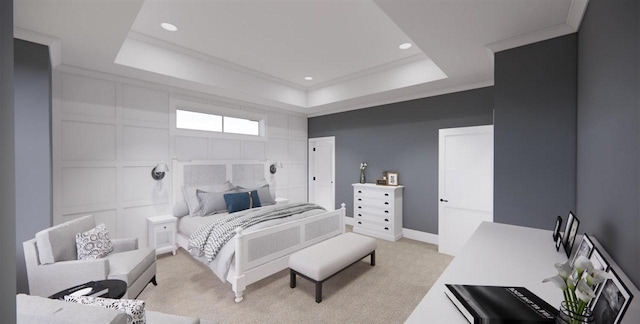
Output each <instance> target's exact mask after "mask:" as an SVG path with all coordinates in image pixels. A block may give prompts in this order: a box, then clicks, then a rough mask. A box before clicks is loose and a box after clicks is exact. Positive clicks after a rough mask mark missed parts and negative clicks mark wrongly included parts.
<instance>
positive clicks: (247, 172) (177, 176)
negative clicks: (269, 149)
mask: <svg viewBox="0 0 640 324" xmlns="http://www.w3.org/2000/svg"><path fill="white" fill-rule="evenodd" d="M268 170H269V163H268V162H265V161H220V160H196V161H178V160H173V168H172V169H171V173H172V174H173V190H172V191H173V197H172V200H171V203H172V204H173V205H175V204H176V203H177V202H181V201H183V200H184V197H183V195H182V187H191V186H199V185H214V184H223V183H225V182H226V181H230V182H231V183H233V184H234V185H240V186H250V185H252V184H255V183H258V182H260V181H266V182H267V183H270V181H269V180H270V179H271V177H270V176H269V173H268Z"/></svg>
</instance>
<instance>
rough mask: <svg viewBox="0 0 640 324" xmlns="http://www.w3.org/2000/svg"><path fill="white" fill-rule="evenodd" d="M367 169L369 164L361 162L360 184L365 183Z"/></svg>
mask: <svg viewBox="0 0 640 324" xmlns="http://www.w3.org/2000/svg"><path fill="white" fill-rule="evenodd" d="M366 167H367V162H360V183H365V180H364V169H365V168H366Z"/></svg>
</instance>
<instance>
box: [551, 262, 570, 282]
mask: <svg viewBox="0 0 640 324" xmlns="http://www.w3.org/2000/svg"><path fill="white" fill-rule="evenodd" d="M555 267H556V269H557V270H558V273H559V274H560V276H561V277H562V278H564V279H567V278H569V276H570V275H571V274H572V273H573V268H572V267H571V265H570V264H569V261H567V262H565V263H556V264H555Z"/></svg>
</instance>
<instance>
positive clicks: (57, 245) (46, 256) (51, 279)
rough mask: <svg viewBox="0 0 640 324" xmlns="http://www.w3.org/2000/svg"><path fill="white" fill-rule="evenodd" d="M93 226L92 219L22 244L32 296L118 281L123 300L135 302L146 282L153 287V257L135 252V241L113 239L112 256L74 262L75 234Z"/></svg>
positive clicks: (151, 253)
mask: <svg viewBox="0 0 640 324" xmlns="http://www.w3.org/2000/svg"><path fill="white" fill-rule="evenodd" d="M95 226H96V223H95V219H94V217H93V216H92V215H89V216H84V217H81V218H78V219H75V220H72V221H69V222H66V223H62V224H60V225H56V226H53V227H51V228H48V229H45V230H43V231H40V232H38V233H36V237H35V238H34V239H31V240H28V241H26V242H23V243H22V245H23V248H24V258H25V262H26V265H27V278H28V280H29V291H30V294H31V295H37V296H44V297H46V296H50V295H53V294H55V293H56V292H58V291H61V290H64V289H66V288H69V287H72V286H76V285H79V284H82V283H85V282H87V281H92V280H105V279H120V280H123V281H125V282H126V283H127V293H126V294H125V296H124V298H135V297H137V296H138V295H139V294H140V292H142V290H143V289H144V287H146V286H147V284H148V283H149V282H152V283H153V284H154V285H157V283H156V277H155V275H156V253H155V250H154V249H152V248H138V239H112V240H111V242H112V243H113V252H111V253H109V254H108V255H107V256H105V257H104V258H100V259H94V260H77V250H76V241H75V235H76V233H81V232H86V231H88V230H90V229H92V228H94V227H95Z"/></svg>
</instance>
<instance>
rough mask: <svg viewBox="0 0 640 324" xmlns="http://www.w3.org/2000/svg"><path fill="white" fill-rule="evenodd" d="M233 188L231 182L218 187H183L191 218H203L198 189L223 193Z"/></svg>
mask: <svg viewBox="0 0 640 324" xmlns="http://www.w3.org/2000/svg"><path fill="white" fill-rule="evenodd" d="M231 187H232V185H231V183H230V182H229V181H227V182H225V183H223V184H218V185H207V186H194V187H182V194H183V196H184V201H185V202H186V203H187V207H189V216H202V210H201V208H200V202H199V201H198V195H197V191H198V189H200V190H202V191H206V192H223V191H227V190H230V189H231Z"/></svg>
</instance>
